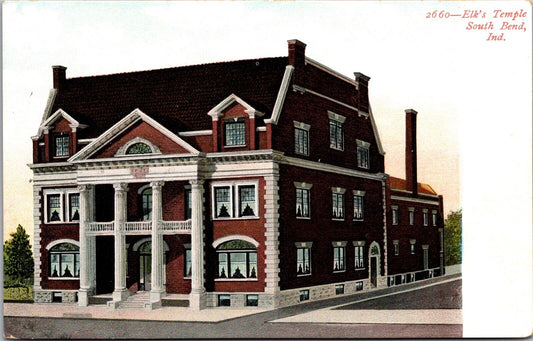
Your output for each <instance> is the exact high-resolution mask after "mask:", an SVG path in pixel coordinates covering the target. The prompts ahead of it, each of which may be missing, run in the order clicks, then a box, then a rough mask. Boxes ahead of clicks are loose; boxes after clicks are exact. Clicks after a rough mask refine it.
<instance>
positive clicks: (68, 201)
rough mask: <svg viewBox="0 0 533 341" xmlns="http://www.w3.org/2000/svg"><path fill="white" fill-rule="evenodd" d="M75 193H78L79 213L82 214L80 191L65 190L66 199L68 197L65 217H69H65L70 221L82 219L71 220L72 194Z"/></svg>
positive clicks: (74, 221)
mask: <svg viewBox="0 0 533 341" xmlns="http://www.w3.org/2000/svg"><path fill="white" fill-rule="evenodd" d="M73 194H77V195H78V214H79V215H81V200H80V199H81V195H80V193H79V192H78V191H65V199H66V205H65V206H66V210H65V217H66V218H67V219H65V220H66V221H67V222H69V223H77V222H79V221H80V220H79V219H78V220H71V219H70V196H71V195H73Z"/></svg>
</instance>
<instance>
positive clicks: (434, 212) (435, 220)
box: [431, 210, 437, 226]
mask: <svg viewBox="0 0 533 341" xmlns="http://www.w3.org/2000/svg"><path fill="white" fill-rule="evenodd" d="M431 218H432V220H433V226H437V211H436V210H433V211H431Z"/></svg>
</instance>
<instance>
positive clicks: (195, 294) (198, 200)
mask: <svg viewBox="0 0 533 341" xmlns="http://www.w3.org/2000/svg"><path fill="white" fill-rule="evenodd" d="M189 183H190V184H191V201H192V214H191V216H192V217H191V218H192V221H191V263H192V264H191V265H192V278H191V294H190V297H189V307H191V308H192V309H195V310H200V309H203V308H204V307H205V288H204V218H203V202H202V198H203V191H204V187H203V183H204V181H203V180H199V179H194V180H190V181H189Z"/></svg>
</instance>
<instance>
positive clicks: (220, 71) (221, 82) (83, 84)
mask: <svg viewBox="0 0 533 341" xmlns="http://www.w3.org/2000/svg"><path fill="white" fill-rule="evenodd" d="M287 65H288V59H287V57H274V58H261V59H253V60H240V61H234V62H221V63H212V64H201V65H193V66H185V67H176V68H167V69H158V70H150V71H139V72H128V73H120V74H111V75H102V76H91V77H79V78H69V79H66V81H65V82H64V86H62V87H61V89H60V90H59V91H58V93H57V95H56V98H55V100H54V104H53V107H52V110H51V112H56V111H57V110H59V109H62V110H64V111H66V112H68V113H69V114H70V115H71V116H72V117H73V118H74V119H76V120H77V121H78V122H80V123H83V124H86V125H88V127H87V129H84V130H83V138H95V137H98V136H99V135H100V134H102V133H103V132H104V131H106V130H107V129H109V128H110V127H111V126H112V125H114V124H115V123H117V122H118V121H120V120H121V119H122V118H124V117H125V116H126V115H128V114H129V113H130V112H132V111H133V110H134V109H136V108H138V109H140V110H141V111H143V112H145V113H147V114H148V115H150V117H152V118H153V119H154V120H156V121H157V122H159V123H161V124H162V125H163V126H165V127H166V128H167V129H169V130H170V131H172V132H174V133H177V132H183V131H193V130H208V129H211V128H212V122H211V117H209V116H208V115H207V113H208V112H209V110H211V109H212V108H213V107H215V106H216V105H217V104H219V103H220V101H222V100H223V99H225V98H227V97H228V96H229V95H231V94H235V95H237V96H238V97H239V98H242V100H244V101H245V102H247V103H249V104H250V105H251V106H253V107H254V108H255V109H257V110H259V111H261V112H263V113H265V115H264V116H263V117H262V118H263V119H268V118H270V115H271V113H272V109H273V108H274V104H275V102H276V97H277V94H278V91H279V88H280V85H281V82H282V79H283V74H284V72H285V67H286V66H287Z"/></svg>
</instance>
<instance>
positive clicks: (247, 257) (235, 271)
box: [216, 239, 257, 279]
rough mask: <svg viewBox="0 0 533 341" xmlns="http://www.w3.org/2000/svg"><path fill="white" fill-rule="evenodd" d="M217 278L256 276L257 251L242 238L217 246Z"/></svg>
mask: <svg viewBox="0 0 533 341" xmlns="http://www.w3.org/2000/svg"><path fill="white" fill-rule="evenodd" d="M217 254H218V272H217V276H216V277H217V278H219V279H222V278H224V279H225V278H230V279H239V278H253V279H256V278H257V251H256V248H255V246H254V245H253V244H252V243H250V242H247V241H244V240H239V239H235V240H230V241H228V242H225V243H223V244H221V245H219V246H218V247H217Z"/></svg>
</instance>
